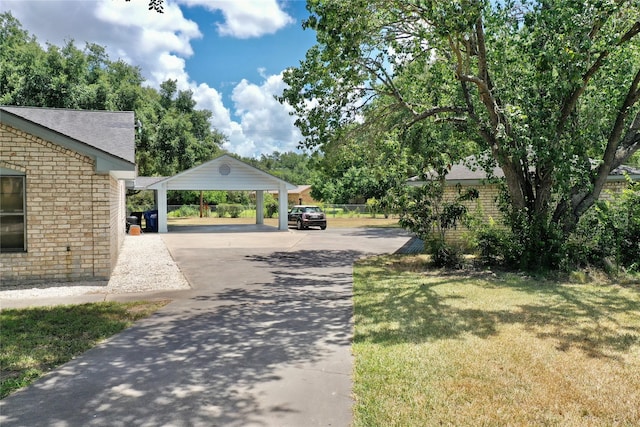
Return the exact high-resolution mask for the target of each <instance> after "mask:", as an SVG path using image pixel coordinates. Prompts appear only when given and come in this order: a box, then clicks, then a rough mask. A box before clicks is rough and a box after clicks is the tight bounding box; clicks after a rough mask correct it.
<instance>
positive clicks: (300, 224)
mask: <svg viewBox="0 0 640 427" xmlns="http://www.w3.org/2000/svg"><path fill="white" fill-rule="evenodd" d="M296 228H297V229H298V230H302V229H303V228H304V227H303V226H302V221H301V220H298V221H297V222H296Z"/></svg>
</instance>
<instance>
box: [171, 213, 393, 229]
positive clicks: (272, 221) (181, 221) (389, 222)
mask: <svg viewBox="0 0 640 427" xmlns="http://www.w3.org/2000/svg"><path fill="white" fill-rule="evenodd" d="M167 222H168V225H172V226H180V225H237V224H255V223H256V219H255V217H251V218H214V217H209V218H199V217H185V218H169V219H168V221H167ZM264 223H265V225H269V226H273V227H277V226H278V219H277V218H265V219H264ZM327 226H328V227H332V228H353V227H397V226H398V219H397V218H382V217H379V218H371V217H365V216H362V217H352V218H349V217H335V218H334V217H331V216H329V217H328V219H327Z"/></svg>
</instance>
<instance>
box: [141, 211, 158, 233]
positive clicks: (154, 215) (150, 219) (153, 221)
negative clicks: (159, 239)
mask: <svg viewBox="0 0 640 427" xmlns="http://www.w3.org/2000/svg"><path fill="white" fill-rule="evenodd" d="M144 220H145V222H146V223H147V226H146V228H145V231H151V232H154V233H157V232H158V211H157V210H153V211H146V212H145V213H144Z"/></svg>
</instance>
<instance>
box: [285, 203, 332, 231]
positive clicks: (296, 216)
mask: <svg viewBox="0 0 640 427" xmlns="http://www.w3.org/2000/svg"><path fill="white" fill-rule="evenodd" d="M288 221H289V225H295V226H296V228H297V229H298V230H302V229H305V228H309V227H320V229H321V230H324V229H326V228H327V216H326V215H325V213H324V212H322V209H320V207H318V206H312V205H296V206H294V207H292V208H291V210H289V215H288Z"/></svg>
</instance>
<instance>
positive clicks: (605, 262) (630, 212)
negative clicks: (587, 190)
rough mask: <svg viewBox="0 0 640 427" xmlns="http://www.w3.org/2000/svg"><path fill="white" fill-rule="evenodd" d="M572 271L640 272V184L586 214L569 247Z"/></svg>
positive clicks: (571, 237) (595, 206) (569, 262)
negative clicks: (581, 269)
mask: <svg viewBox="0 0 640 427" xmlns="http://www.w3.org/2000/svg"><path fill="white" fill-rule="evenodd" d="M566 253H567V261H566V262H567V265H568V267H569V268H576V267H584V266H586V265H594V266H597V267H600V268H604V269H606V270H610V269H611V266H612V263H613V264H615V265H613V267H615V269H619V268H621V267H622V268H625V269H627V270H629V271H636V272H637V271H640V183H629V187H628V188H626V189H625V190H623V191H622V192H621V193H620V194H615V195H613V197H612V200H610V201H607V200H601V201H599V202H598V203H596V204H595V205H594V206H593V207H592V208H591V210H589V211H588V212H587V213H585V214H584V215H583V216H582V218H581V219H580V222H579V223H578V226H577V228H576V230H575V231H574V233H573V234H572V235H571V236H570V238H569V240H568V242H567V246H566Z"/></svg>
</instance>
